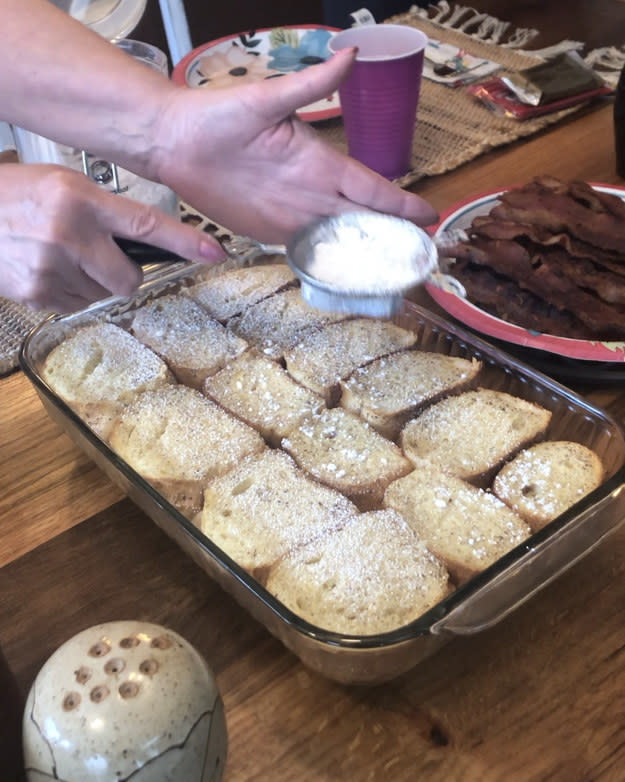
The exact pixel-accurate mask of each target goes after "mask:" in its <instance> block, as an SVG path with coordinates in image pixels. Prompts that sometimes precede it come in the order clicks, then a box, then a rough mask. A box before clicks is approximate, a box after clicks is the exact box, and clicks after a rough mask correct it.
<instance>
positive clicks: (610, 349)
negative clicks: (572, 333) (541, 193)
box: [426, 183, 625, 364]
mask: <svg viewBox="0 0 625 782" xmlns="http://www.w3.org/2000/svg"><path fill="white" fill-rule="evenodd" d="M592 186H593V187H594V188H596V189H597V190H600V191H602V192H604V193H610V194H612V195H616V196H618V197H619V198H622V199H625V188H621V187H615V186H613V185H604V184H596V183H592ZM502 192H504V191H503V190H497V191H493V192H490V193H485V194H483V195H480V196H477V197H474V198H471V199H469V200H467V201H463V202H461V203H459V204H456V205H455V206H453V207H451V208H450V209H449V210H446V211H445V212H444V213H443V215H442V217H441V220H440V222H439V224H438V226H437V228H436V233H440V232H441V231H448V230H450V229H461V228H464V229H466V228H468V227H469V226H470V225H471V222H472V221H473V219H474V218H475V217H477V216H478V215H485V214H488V213H489V212H490V210H491V209H492V208H493V207H494V206H495V205H496V204H497V203H498V201H499V196H500V195H501V193H502ZM426 288H427V291H428V293H429V294H430V296H431V297H432V298H433V299H434V301H436V302H437V304H439V305H440V306H441V307H442V308H443V309H444V310H445V311H446V312H447V313H448V314H449V315H451V316H453V317H454V318H455V319H456V320H458V321H460V322H461V323H463V324H464V325H465V326H468V327H469V328H470V329H472V330H473V331H477V332H479V333H480V334H482V335H484V336H488V337H493V338H495V339H497V340H501V341H502V342H507V343H509V344H510V345H517V346H519V347H522V348H531V349H535V350H540V351H544V352H545V353H551V354H553V355H554V356H559V357H562V358H566V359H574V360H580V361H593V362H604V363H605V362H609V363H615V364H617V363H623V362H625V342H602V341H599V340H597V341H594V340H582V339H569V338H567V337H557V336H554V335H553V334H544V333H541V332H537V331H531V330H529V329H525V328H523V327H521V326H516V325H515V324H513V323H508V322H507V321H504V320H501V319H500V318H496V317H495V316H494V315H490V314H489V313H487V312H485V311H484V310H482V309H480V308H479V307H477V306H475V305H474V304H472V303H471V302H470V301H468V300H467V299H466V298H465V296H464V295H463V290H462V286H461V285H459V284H458V283H457V282H456V281H455V280H454V278H453V276H450V275H444V274H438V275H436V276H435V277H434V281H433V282H429V283H427V285H426Z"/></svg>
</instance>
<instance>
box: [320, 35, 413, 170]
mask: <svg viewBox="0 0 625 782" xmlns="http://www.w3.org/2000/svg"><path fill="white" fill-rule="evenodd" d="M427 40H428V39H427V36H426V35H425V33H423V32H421V30H417V29H415V28H414V27H409V26H407V25H401V24H372V25H362V26H360V27H351V28H349V29H348V30H342V31H341V32H340V33H337V34H336V35H335V36H333V37H332V38H331V39H330V42H329V44H328V45H329V48H330V51H331V52H332V53H336V52H338V51H340V50H341V49H347V48H349V47H351V46H357V47H358V55H357V57H356V61H355V62H354V65H353V67H352V70H351V72H350V74H349V76H348V77H347V79H346V80H345V81H344V82H343V83H342V84H341V85H340V86H339V98H340V101H341V109H342V113H343V124H344V127H345V135H346V137H347V149H348V152H349V154H350V156H351V157H353V158H355V159H356V160H359V161H360V162H361V163H364V164H365V165H366V166H368V167H369V168H372V169H373V170H374V171H377V172H378V173H379V174H382V176H385V177H387V178H388V179H396V178H397V177H400V176H403V175H404V174H406V173H407V172H408V171H409V170H410V168H411V160H412V141H413V138H414V132H415V124H416V119H417V105H418V103H419V91H420V89H421V75H422V73H423V56H424V51H425V45H426V43H427Z"/></svg>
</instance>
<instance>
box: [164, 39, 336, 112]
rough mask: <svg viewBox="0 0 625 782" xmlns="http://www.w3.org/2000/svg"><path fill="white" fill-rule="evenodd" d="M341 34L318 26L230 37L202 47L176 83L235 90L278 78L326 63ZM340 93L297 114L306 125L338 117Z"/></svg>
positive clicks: (177, 71) (178, 70)
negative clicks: (331, 42) (330, 44)
mask: <svg viewBox="0 0 625 782" xmlns="http://www.w3.org/2000/svg"><path fill="white" fill-rule="evenodd" d="M337 32H339V30H338V29H337V28H335V27H324V26H321V25H315V24H306V25H285V26H284V27H268V28H264V29H261V30H250V31H248V32H244V33H237V34H236V35H228V36H225V37H224V38H218V39H217V40H214V41H209V42H208V43H205V44H203V45H202V46H198V47H197V48H196V49H193V51H191V52H189V53H188V54H187V55H185V56H184V57H183V58H182V59H181V60H180V62H179V63H178V64H177V65H176V67H175V68H174V70H173V73H172V76H171V78H172V80H173V81H174V82H176V84H181V85H183V86H184V85H186V86H188V87H209V88H210V87H212V88H215V89H218V88H220V87H233V86H236V85H238V84H244V83H246V82H247V83H249V82H257V81H263V80H264V79H275V78H277V77H279V76H284V75H285V74H287V73H292V72H293V71H301V70H303V69H304V68H307V67H308V66H310V65H315V64H317V63H319V62H322V61H324V60H327V59H328V58H329V57H330V56H331V53H330V50H329V49H328V41H329V40H330V38H332V36H333V35H334V34H335V33H337ZM340 114H341V105H340V102H339V96H338V93H336V92H334V93H333V94H332V95H328V97H327V98H323V99H322V100H319V101H315V103H311V104H309V105H308V106H304V107H302V108H301V109H299V110H298V112H297V116H298V117H299V118H300V119H302V120H304V121H306V122H317V121H318V120H323V119H330V118H332V117H338V116H340Z"/></svg>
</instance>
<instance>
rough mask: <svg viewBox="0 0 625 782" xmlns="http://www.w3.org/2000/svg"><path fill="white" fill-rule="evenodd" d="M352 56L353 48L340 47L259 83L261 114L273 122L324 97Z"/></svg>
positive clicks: (345, 73) (344, 72)
mask: <svg viewBox="0 0 625 782" xmlns="http://www.w3.org/2000/svg"><path fill="white" fill-rule="evenodd" d="M355 57H356V49H355V48H351V49H343V50H342V51H340V52H337V53H336V54H335V55H334V56H333V57H330V59H329V60H326V61H325V62H323V63H320V64H319V65H311V66H310V67H308V68H304V70H302V71H299V72H297V73H290V74H289V75H288V76H286V77H284V78H282V79H271V80H270V81H269V82H267V81H265V82H261V83H259V85H258V86H259V87H261V88H262V89H263V90H264V91H265V98H264V100H263V105H264V109H263V114H264V116H265V117H266V118H267V119H268V120H270V121H271V122H272V123H276V122H279V121H280V120H282V119H284V117H286V116H288V115H289V114H293V112H294V111H296V109H299V108H301V107H302V106H307V105H308V104H309V103H314V102H315V101H318V100H323V99H324V98H327V97H328V95H331V94H332V93H333V92H334V91H335V90H336V89H337V87H338V86H339V84H340V83H341V82H342V81H343V79H344V78H345V77H346V76H347V74H348V73H349V70H350V68H351V66H352V63H353V62H354V59H355Z"/></svg>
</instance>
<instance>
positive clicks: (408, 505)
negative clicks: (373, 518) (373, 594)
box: [384, 464, 530, 584]
mask: <svg viewBox="0 0 625 782" xmlns="http://www.w3.org/2000/svg"><path fill="white" fill-rule="evenodd" d="M384 504H385V506H386V507H389V508H394V509H395V510H396V511H397V512H398V513H399V514H401V515H402V516H403V517H404V519H406V521H407V522H408V524H410V526H411V527H412V528H413V529H414V530H415V532H416V533H417V535H419V537H420V538H422V539H423V540H424V541H425V543H426V545H427V547H428V548H429V549H430V551H431V552H432V553H433V554H435V555H436V556H437V557H438V558H439V559H441V560H442V561H443V562H444V563H445V565H446V566H447V568H448V570H449V572H450V573H451V574H452V576H453V577H454V580H455V581H456V582H457V583H458V584H460V583H463V582H464V581H467V580H468V579H469V578H471V577H472V576H474V575H476V574H477V573H479V572H480V571H481V570H483V569H484V568H485V567H487V566H488V565H491V564H492V563H493V562H495V561H496V560H497V559H499V558H500V557H502V556H503V555H504V554H506V553H507V552H508V551H510V550H511V549H512V548H514V547H515V546H517V545H518V544H519V543H521V542H522V541H523V540H525V539H526V538H527V537H528V536H529V535H530V528H529V527H528V526H527V524H526V523H525V522H524V521H523V519H522V518H521V517H520V516H518V515H517V514H516V513H515V512H514V511H512V510H510V508H508V506H507V505H506V504H505V503H503V502H502V501H501V500H500V499H499V498H497V497H495V495H494V494H491V493H490V492H488V491H484V490H483V489H480V488H478V487H477V486H473V485H472V484H470V483H468V482H467V481H463V480H462V479H461V478H456V477H455V476H453V475H446V474H445V473H442V472H440V470H438V469H437V468H436V467H431V466H428V465H425V464H424V465H422V466H421V467H419V468H418V469H416V470H414V471H413V472H411V473H410V474H409V475H407V476H405V477H404V478H400V479H399V480H397V481H394V482H393V483H391V485H390V486H389V487H388V489H387V490H386V493H385V495H384Z"/></svg>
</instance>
